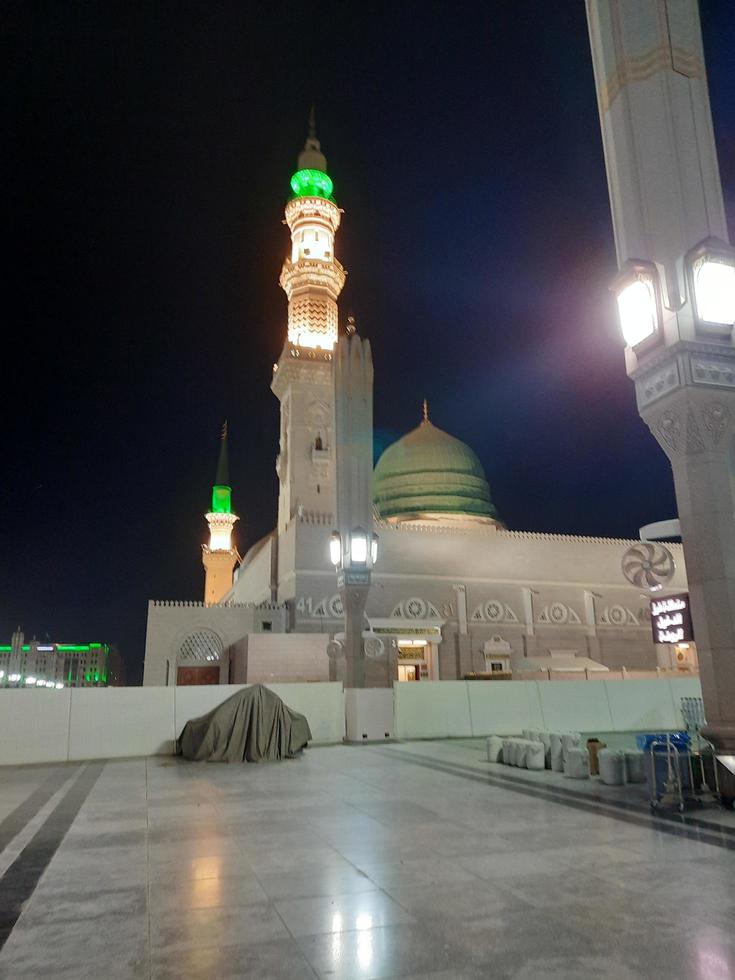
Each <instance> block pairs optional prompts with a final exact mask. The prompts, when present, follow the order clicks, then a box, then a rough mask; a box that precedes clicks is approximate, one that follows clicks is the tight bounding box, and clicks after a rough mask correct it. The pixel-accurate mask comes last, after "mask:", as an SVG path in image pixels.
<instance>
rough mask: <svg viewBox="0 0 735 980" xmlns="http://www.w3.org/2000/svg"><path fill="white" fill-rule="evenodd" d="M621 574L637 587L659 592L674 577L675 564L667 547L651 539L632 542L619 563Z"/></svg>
mask: <svg viewBox="0 0 735 980" xmlns="http://www.w3.org/2000/svg"><path fill="white" fill-rule="evenodd" d="M620 567H621V568H622V571H623V575H624V576H625V577H626V579H627V580H628V581H629V582H630V584H631V585H635V587H636V588H637V589H647V590H648V591H649V592H660V591H661V589H663V588H664V586H666V585H668V584H669V582H670V581H671V580H672V578H673V577H674V572H675V571H676V565H675V563H674V556H673V555H672V554H671V552H670V551H669V549H668V548H665V547H664V546H663V545H662V544H658V543H654V542H653V541H640V542H639V543H637V544H633V545H631V546H630V548H628V550H627V551H626V552H625V554H624V555H623V560H622V562H621V563H620Z"/></svg>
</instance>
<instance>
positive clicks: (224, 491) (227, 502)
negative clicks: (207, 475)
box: [212, 487, 232, 514]
mask: <svg viewBox="0 0 735 980" xmlns="http://www.w3.org/2000/svg"><path fill="white" fill-rule="evenodd" d="M212 511H213V513H215V514H231V513H232V490H231V489H230V488H229V487H212Z"/></svg>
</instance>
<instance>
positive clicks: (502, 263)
mask: <svg viewBox="0 0 735 980" xmlns="http://www.w3.org/2000/svg"><path fill="white" fill-rule="evenodd" d="M702 15H703V22H704V32H705V47H706V53H707V59H708V70H709V77H710V89H711V98H712V107H713V113H714V120H715V129H716V132H717V139H718V150H719V156H720V165H721V169H722V179H723V184H724V189H725V195H726V199H727V205H728V214H729V220H730V227H731V229H733V228H734V227H735V98H733V93H734V92H735V68H734V67H733V65H734V60H733V55H732V52H733V50H735V11H734V8H733V3H732V0H703V2H702ZM3 19H4V27H5V31H4V33H5V35H6V51H7V55H6V61H5V72H6V73H7V77H6V78H5V81H4V85H3V92H4V106H5V138H4V140H3V142H4V143H5V144H6V148H8V149H9V154H8V155H7V156H6V171H5V180H4V189H5V199H6V202H9V209H8V213H9V226H8V227H7V231H6V236H5V237H6V243H7V246H8V250H9V258H10V261H9V262H7V261H6V263H5V272H6V275H7V277H8V278H7V285H6V303H5V310H4V312H5V313H6V315H7V318H6V317H5V316H4V317H3V319H5V329H4V333H3V336H4V357H3V358H2V363H3V375H4V378H3V380H4V391H5V396H4V399H3V401H4V404H5V418H4V424H3V429H2V431H3V441H2V455H3V465H4V478H3V479H2V481H0V531H1V533H2V543H3V552H4V554H3V561H2V566H1V571H0V597H1V599H0V641H1V642H8V637H9V634H10V632H11V630H12V629H13V628H14V627H15V626H16V625H17V624H18V623H20V624H22V626H23V627H24V628H25V630H26V634H27V635H28V636H31V635H34V634H35V635H37V636H38V637H43V636H45V635H46V634H48V635H49V637H50V638H51V639H54V640H58V641H78V642H83V641H89V640H96V641H109V642H117V643H118V644H119V645H120V648H121V652H122V653H123V655H124V657H125V658H126V661H127V662H128V665H129V679H130V680H131V681H133V682H135V681H137V680H139V677H140V673H141V664H142V657H143V646H144V636H145V619H146V602H147V600H148V598H196V599H200V598H201V595H202V589H203V571H202V568H201V557H200V545H201V543H202V542H203V541H204V540H205V532H206V526H205V523H204V520H203V516H202V515H203V512H204V511H205V509H206V507H207V503H208V495H209V489H210V486H211V483H212V480H213V478H214V471H215V465H216V454H217V439H218V434H219V428H220V425H221V421H222V419H223V418H225V417H227V418H228V419H229V421H230V435H231V460H232V474H231V476H232V484H233V488H234V490H233V495H234V504H235V509H236V510H237V512H238V513H239V514H240V515H241V518H242V519H241V522H240V525H239V536H238V544H239V547H240V550H241V552H243V553H244V551H245V549H246V548H247V547H248V546H249V545H250V544H251V543H252V542H254V541H255V540H257V539H258V538H259V537H260V536H262V535H263V534H264V533H265V532H267V531H268V530H269V529H270V528H271V527H272V525H273V523H274V520H275V508H276V476H275V472H274V458H275V454H276V448H277V434H278V404H277V402H276V400H275V398H274V397H273V396H272V395H271V393H270V391H269V381H270V375H271V365H272V363H273V362H274V361H275V360H276V359H277V357H278V354H279V352H280V349H281V346H282V344H283V340H284V337H285V324H286V300H285V296H284V294H283V293H282V292H281V290H280V289H279V287H278V284H277V280H278V273H279V270H280V265H281V262H282V260H283V257H284V255H285V254H286V251H287V247H288V237H287V230H286V229H285V228H284V227H283V226H282V224H281V220H282V217H283V214H282V211H283V205H284V202H285V199H286V196H287V193H288V179H289V176H290V174H291V173H292V172H293V170H294V169H295V160H296V155H297V153H298V151H299V149H300V148H301V146H302V144H303V141H304V137H305V129H306V118H307V114H308V108H309V104H310V103H311V101H312V100H313V101H314V102H316V105H317V120H318V130H319V136H320V138H321V140H322V146H323V149H324V150H325V152H326V154H327V157H328V160H329V170H330V173H331V175H332V177H333V179H334V183H335V195H336V197H337V200H338V202H339V203H340V205H341V206H342V207H343V208H344V209H345V215H344V222H343V226H342V230H341V231H340V233H339V237H338V239H337V252H338V255H339V257H340V259H341V261H342V262H343V264H344V265H345V266H346V268H347V269H348V270H349V279H348V284H347V286H346V288H345V290H344V293H343V299H342V302H341V312H342V316H343V319H344V317H345V316H346V314H347V313H348V312H353V313H354V314H355V316H356V318H357V322H358V327H359V329H360V332H361V333H363V334H364V335H367V336H369V337H370V338H371V340H372V342H373V350H374V355H375V362H376V387H375V425H376V448H378V449H380V448H383V447H384V446H385V445H386V444H387V443H389V442H390V441H392V440H393V439H395V438H397V437H398V436H399V435H401V434H403V433H404V432H405V431H407V430H408V429H409V428H412V427H413V426H414V425H415V424H416V423H417V422H418V420H419V417H420V404H421V399H422V398H424V397H426V398H428V399H429V403H430V409H431V416H432V420H433V421H434V422H435V423H436V424H437V425H439V426H441V427H442V428H445V429H447V430H448V431H450V432H451V433H453V434H454V435H456V436H458V437H460V438H462V439H464V440H465V441H466V442H468V443H469V444H470V445H471V446H472V447H473V448H474V449H475V450H476V452H477V453H478V455H479V456H480V458H481V460H482V461H483V463H484V465H485V467H486V470H487V475H488V479H489V481H490V487H491V492H492V495H493V498H494V501H495V503H496V506H497V508H498V511H499V513H500V515H501V517H502V518H503V519H504V520H505V522H506V523H507V525H508V526H509V527H511V528H516V529H530V530H539V531H557V532H571V533H583V534H602V535H615V536H634V535H635V534H636V531H637V528H638V527H639V526H640V525H641V524H643V523H646V522H647V521H651V520H656V519H662V518H668V517H671V516H673V515H674V499H673V491H672V483H671V478H670V473H669V467H668V463H667V461H666V459H665V457H664V456H663V454H662V453H661V452H660V450H659V449H658V448H657V446H656V444H655V443H654V441H653V439H652V438H651V436H650V435H649V434H648V431H647V430H646V429H645V427H644V426H643V423H642V422H640V421H639V419H638V416H637V413H636V409H635V403H634V396H633V389H632V385H631V384H630V382H629V381H628V380H627V379H626V376H625V370H624V365H623V352H622V344H621V341H620V339H619V335H618V329H617V324H616V320H615V315H614V308H613V302H612V299H611V297H610V295H609V293H608V288H607V287H608V283H609V281H610V279H611V277H612V275H613V273H614V271H615V258H614V251H613V239H612V227H611V222H610V213H609V206H608V198H607V186H606V180H605V172H604V165H603V159H602V149H601V142H600V133H599V124H598V119H597V108H596V103H595V93H594V86H593V79H592V66H591V60H590V53H589V42H588V38H587V28H586V21H585V13H584V4H583V2H582V0H558V2H556V3H548V2H542V0H515V2H510V0H490V2H488V0H484V2H477V3H475V2H461V3H457V2H453V3H450V2H442V3H430V2H428V0H423V2H418V3H390V4H387V3H386V4H377V3H376V4H365V3H359V4H358V3H350V2H343V3H336V4H303V3H299V4H296V3H293V4H255V3H247V2H243V0H238V2H232V3H227V2H218V0H215V2H213V3H201V2H199V0H197V2H183V0H177V2H156V3H137V4H131V3H114V2H105V3H91V2H69V0H66V2H59V0H53V2H48V3H40V2H28V0H24V2H17V3H7V4H5V6H4V17H3ZM8 296H10V302H9V303H8V302H7V297H8Z"/></svg>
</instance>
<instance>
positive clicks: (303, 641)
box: [247, 633, 329, 684]
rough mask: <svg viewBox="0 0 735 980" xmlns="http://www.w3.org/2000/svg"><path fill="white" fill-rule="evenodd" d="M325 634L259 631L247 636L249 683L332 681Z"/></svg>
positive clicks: (327, 638) (327, 637)
mask: <svg viewBox="0 0 735 980" xmlns="http://www.w3.org/2000/svg"><path fill="white" fill-rule="evenodd" d="M328 641H329V636H328V635H325V634H318V633H316V634H314V633H312V634H308V633H281V634H268V633H256V634H251V635H250V636H248V639H247V679H248V683H249V684H257V683H262V684H265V683H276V682H292V681H293V682H296V681H328V680H329V658H328V657H327V642H328Z"/></svg>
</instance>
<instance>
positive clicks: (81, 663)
mask: <svg viewBox="0 0 735 980" xmlns="http://www.w3.org/2000/svg"><path fill="white" fill-rule="evenodd" d="M24 640H25V637H24V636H23V633H22V632H21V631H20V630H17V631H16V632H15V633H13V636H12V639H11V642H10V644H9V645H0V687H26V688H30V687H33V688H38V687H47V688H54V689H56V690H61V688H64V687H113V686H114V687H119V686H122V685H124V683H125V672H124V665H123V661H122V658H121V657H120V654H119V653H118V651H117V649H116V648H115V647H114V646H110V645H109V644H108V643H45V642H41V641H40V640H31V642H30V643H25V642H24Z"/></svg>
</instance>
